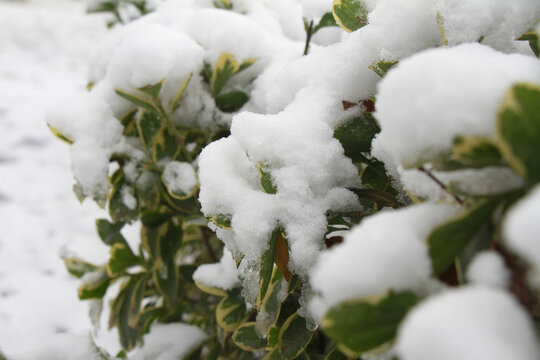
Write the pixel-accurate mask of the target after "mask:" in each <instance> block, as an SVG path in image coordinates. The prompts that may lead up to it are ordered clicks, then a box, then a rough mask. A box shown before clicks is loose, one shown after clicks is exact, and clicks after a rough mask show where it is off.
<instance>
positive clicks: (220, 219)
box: [207, 214, 232, 230]
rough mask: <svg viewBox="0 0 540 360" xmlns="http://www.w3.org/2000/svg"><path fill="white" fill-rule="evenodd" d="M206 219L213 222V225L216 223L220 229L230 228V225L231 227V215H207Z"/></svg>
mask: <svg viewBox="0 0 540 360" xmlns="http://www.w3.org/2000/svg"><path fill="white" fill-rule="evenodd" d="M207 219H208V220H209V221H211V222H213V223H214V225H216V226H217V227H219V228H221V229H225V230H232V227H231V220H232V216H231V215H226V214H218V215H216V216H209V217H207Z"/></svg>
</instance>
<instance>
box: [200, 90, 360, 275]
mask: <svg viewBox="0 0 540 360" xmlns="http://www.w3.org/2000/svg"><path fill="white" fill-rule="evenodd" d="M304 100H305V102H300V101H298V102H296V103H294V104H292V105H291V108H290V109H288V111H284V112H282V113H280V114H276V115H273V116H264V115H258V114H254V113H248V112H244V113H241V114H239V115H238V116H237V117H236V118H235V121H234V123H233V125H232V128H231V133H232V136H231V137H229V138H226V139H222V140H220V141H218V142H215V143H213V144H211V145H209V146H208V147H207V148H205V150H203V152H202V153H201V155H200V158H199V177H200V183H201V192H200V196H199V200H200V202H201V205H202V211H203V213H205V215H206V216H217V215H219V214H223V215H230V216H231V217H232V232H233V234H234V244H233V245H229V244H227V243H226V244H227V245H228V246H229V249H230V250H231V251H232V252H233V253H235V252H236V251H240V252H241V253H242V254H244V255H245V256H246V259H247V260H248V261H257V262H258V260H259V258H260V256H261V254H262V252H263V251H264V249H265V248H266V247H267V244H268V240H269V238H270V234H271V233H272V231H273V230H274V229H275V228H276V227H277V226H278V224H279V225H280V226H282V227H283V228H284V229H285V232H286V234H287V240H288V244H289V246H290V250H291V251H290V255H291V262H290V264H289V267H290V268H291V269H294V270H295V271H297V272H298V273H300V274H306V273H307V270H308V269H309V267H311V265H312V263H313V261H314V259H315V258H316V256H317V253H318V252H319V251H320V249H321V248H322V245H323V244H322V239H323V236H324V233H325V231H326V216H325V213H326V212H327V211H339V210H343V211H347V210H351V211H352V210H355V209H358V204H357V203H356V197H355V196H354V195H353V194H352V193H351V192H350V191H348V190H346V189H344V187H345V186H354V185H356V184H357V179H356V173H357V170H356V168H355V167H354V166H353V164H352V162H351V161H350V160H349V159H348V158H346V157H345V156H344V155H343V150H342V148H341V145H340V144H339V142H338V141H337V140H336V139H334V138H333V136H332V135H333V130H332V128H331V127H329V126H328V125H327V124H326V123H325V121H324V119H326V118H327V117H328V116H330V114H331V113H330V112H329V110H328V104H327V103H326V102H325V101H326V99H325V98H324V97H323V96H321V97H319V98H316V99H309V100H308V99H304ZM314 100H315V101H314ZM306 107H309V108H310V109H311V112H310V113H309V114H302V117H298V114H300V111H301V109H306ZM297 134H303V136H302V137H298V136H297ZM261 165H262V166H265V167H267V168H268V169H270V170H271V177H272V182H273V184H274V186H275V187H276V188H277V192H276V194H267V193H265V192H264V190H263V188H262V186H261V184H260V182H259V179H258V175H257V166H261ZM222 189H227V191H222ZM218 235H219V233H218Z"/></svg>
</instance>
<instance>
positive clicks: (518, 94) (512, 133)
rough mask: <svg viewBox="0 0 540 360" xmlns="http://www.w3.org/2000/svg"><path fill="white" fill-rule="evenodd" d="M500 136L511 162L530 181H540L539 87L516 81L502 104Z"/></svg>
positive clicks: (502, 145)
mask: <svg viewBox="0 0 540 360" xmlns="http://www.w3.org/2000/svg"><path fill="white" fill-rule="evenodd" d="M497 137H498V142H499V144H500V149H501V152H502V153H503V155H504V157H505V158H506V159H507V160H508V162H509V163H510V166H511V167H512V168H513V169H514V170H515V171H516V172H517V173H518V174H520V175H521V176H523V177H524V178H525V179H527V181H528V182H529V183H531V184H534V183H537V182H539V181H540V161H539V160H538V155H539V154H540V87H539V86H537V85H533V84H516V85H514V86H513V87H512V88H511V89H510V90H509V91H508V92H507V93H506V96H505V98H504V100H503V103H502V105H501V107H500V108H499V114H498V122H497Z"/></svg>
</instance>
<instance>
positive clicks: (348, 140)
mask: <svg viewBox="0 0 540 360" xmlns="http://www.w3.org/2000/svg"><path fill="white" fill-rule="evenodd" d="M380 131H381V128H380V127H379V124H377V121H376V120H375V118H374V117H373V116H372V115H371V114H370V113H365V114H363V115H361V116H357V117H354V118H352V119H351V120H349V121H348V122H347V123H345V124H343V125H341V126H340V127H338V128H336V129H335V130H334V137H335V138H336V139H338V140H339V142H340V143H341V146H343V149H344V150H345V155H346V156H347V157H349V158H351V159H352V160H353V162H360V161H361V159H363V158H364V157H363V156H362V154H361V153H362V152H369V151H371V141H372V140H373V138H374V137H375V135H377V134H378V133H379V132H380Z"/></svg>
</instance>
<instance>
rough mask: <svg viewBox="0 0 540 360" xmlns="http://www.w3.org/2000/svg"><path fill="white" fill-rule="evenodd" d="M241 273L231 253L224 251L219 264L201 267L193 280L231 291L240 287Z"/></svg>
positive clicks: (194, 274)
mask: <svg viewBox="0 0 540 360" xmlns="http://www.w3.org/2000/svg"><path fill="white" fill-rule="evenodd" d="M239 276H240V271H239V270H237V268H236V262H235V261H234V259H233V258H232V255H231V253H230V252H229V251H228V250H227V249H224V250H223V256H222V257H221V260H220V261H219V262H218V263H215V264H203V265H200V266H199V267H198V268H197V270H195V272H194V273H193V280H195V281H196V282H198V283H199V284H202V285H204V286H209V287H215V288H219V289H223V290H231V289H233V288H234V287H237V286H239V285H240V277H239Z"/></svg>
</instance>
